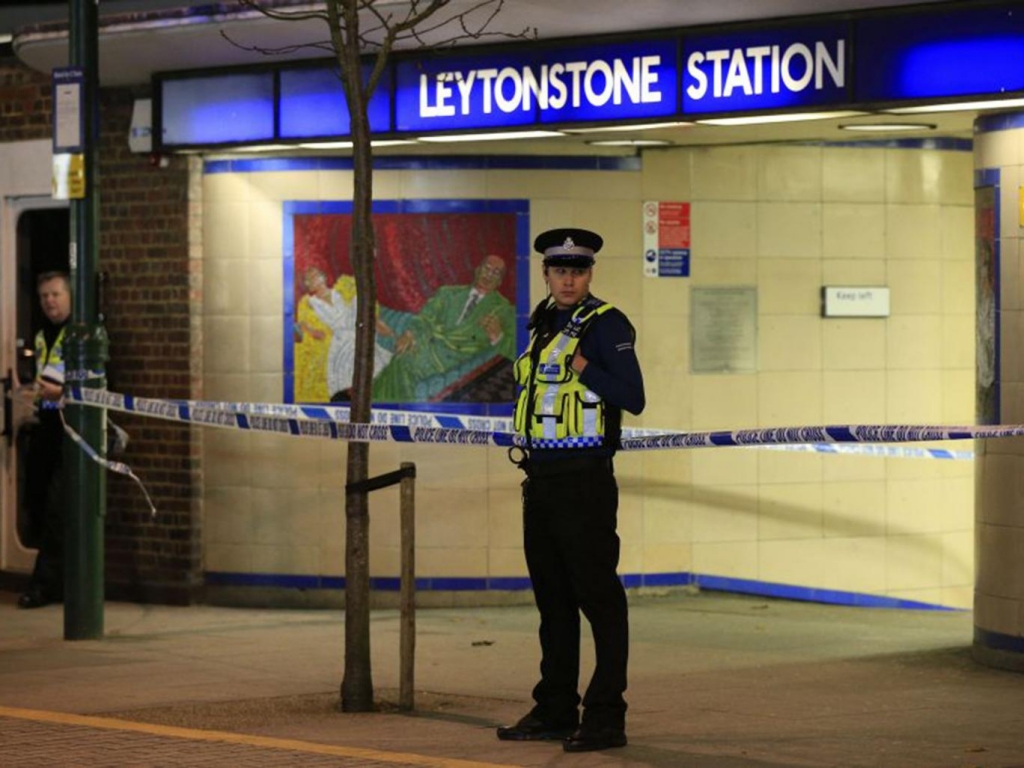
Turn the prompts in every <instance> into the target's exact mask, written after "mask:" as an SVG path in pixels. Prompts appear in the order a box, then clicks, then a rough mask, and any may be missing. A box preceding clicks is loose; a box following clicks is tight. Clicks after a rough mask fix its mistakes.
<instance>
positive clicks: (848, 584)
mask: <svg viewBox="0 0 1024 768" xmlns="http://www.w3.org/2000/svg"><path fill="white" fill-rule="evenodd" d="M820 552H821V557H822V562H821V573H820V576H819V577H818V579H819V580H818V583H819V584H821V586H822V587H823V588H825V589H839V590H843V591H846V592H860V593H865V592H866V593H869V594H870V593H879V592H883V591H884V590H885V587H886V583H885V540H884V539H880V538H830V539H826V540H825V542H824V544H823V545H822V547H821V549H820Z"/></svg>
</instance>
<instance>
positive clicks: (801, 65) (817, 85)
mask: <svg viewBox="0 0 1024 768" xmlns="http://www.w3.org/2000/svg"><path fill="white" fill-rule="evenodd" d="M847 55H848V46H847V43H846V27H845V26H844V25H841V24H831V25H823V26H819V27H804V28H800V29H773V30H767V31H759V32H750V33H745V34H737V35H720V36H715V37H687V38H686V39H685V40H684V42H683V60H684V62H685V65H684V69H683V112H684V113H687V114H698V113H707V112H742V111H748V110H761V109H793V108H803V107H820V106H826V105H836V104H842V103H844V102H846V101H847V92H846V61H847Z"/></svg>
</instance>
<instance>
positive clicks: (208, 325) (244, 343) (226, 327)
mask: <svg viewBox="0 0 1024 768" xmlns="http://www.w3.org/2000/svg"><path fill="white" fill-rule="evenodd" d="M203 368H204V370H205V371H206V372H207V373H245V372H247V371H248V370H249V318H248V317H245V316H239V315H232V316H224V317H205V318H203Z"/></svg>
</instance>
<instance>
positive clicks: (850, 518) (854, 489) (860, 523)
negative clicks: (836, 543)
mask: <svg viewBox="0 0 1024 768" xmlns="http://www.w3.org/2000/svg"><path fill="white" fill-rule="evenodd" d="M822 504H823V506H824V512H825V514H824V522H825V535H826V536H837V537H865V536H873V537H877V540H878V541H879V542H882V541H884V539H883V537H884V536H885V534H886V528H885V509H886V484H885V483H884V482H881V481H877V480H864V481H849V482H834V483H826V484H825V486H824V488H823V491H822Z"/></svg>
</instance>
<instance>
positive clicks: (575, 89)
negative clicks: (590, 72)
mask: <svg viewBox="0 0 1024 768" xmlns="http://www.w3.org/2000/svg"><path fill="white" fill-rule="evenodd" d="M586 69H587V62H585V61H570V62H569V63H568V64H566V65H565V71H566V72H568V73H569V74H571V75H572V105H573V106H574V107H578V106H579V105H580V73H581V72H585V71H586Z"/></svg>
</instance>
